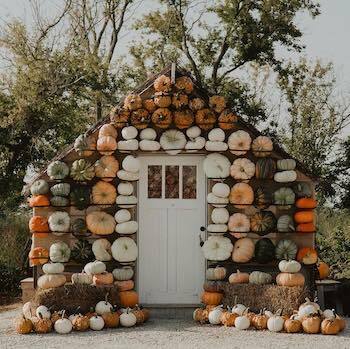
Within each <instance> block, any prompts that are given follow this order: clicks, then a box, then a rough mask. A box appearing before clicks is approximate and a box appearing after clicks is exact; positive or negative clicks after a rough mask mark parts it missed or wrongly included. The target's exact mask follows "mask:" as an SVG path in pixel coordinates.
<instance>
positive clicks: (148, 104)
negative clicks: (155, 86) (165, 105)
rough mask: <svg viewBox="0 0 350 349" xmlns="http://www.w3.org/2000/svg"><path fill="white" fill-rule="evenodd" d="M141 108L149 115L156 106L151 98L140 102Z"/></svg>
mask: <svg viewBox="0 0 350 349" xmlns="http://www.w3.org/2000/svg"><path fill="white" fill-rule="evenodd" d="M142 106H143V108H145V109H146V110H147V111H148V112H150V113H153V112H154V111H155V110H156V109H157V106H156V104H155V103H154V101H153V99H152V98H147V99H144V100H143V101H142Z"/></svg>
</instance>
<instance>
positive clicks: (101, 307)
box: [95, 301, 113, 315]
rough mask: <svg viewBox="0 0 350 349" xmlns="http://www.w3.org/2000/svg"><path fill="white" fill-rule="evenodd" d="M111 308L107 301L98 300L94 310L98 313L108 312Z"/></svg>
mask: <svg viewBox="0 0 350 349" xmlns="http://www.w3.org/2000/svg"><path fill="white" fill-rule="evenodd" d="M112 310H113V306H112V304H111V303H109V302H107V301H99V302H98V303H97V304H96V306H95V312H96V313H97V314H98V315H103V314H105V313H110V312H111V311H112Z"/></svg>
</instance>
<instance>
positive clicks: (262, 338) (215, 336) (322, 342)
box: [0, 309, 350, 349]
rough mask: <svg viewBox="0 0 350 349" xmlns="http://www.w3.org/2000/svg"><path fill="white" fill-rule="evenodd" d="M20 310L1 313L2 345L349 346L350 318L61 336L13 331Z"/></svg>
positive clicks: (176, 325) (47, 348) (9, 348)
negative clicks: (307, 329) (308, 330)
mask: <svg viewBox="0 0 350 349" xmlns="http://www.w3.org/2000/svg"><path fill="white" fill-rule="evenodd" d="M18 313H19V310H18V309H16V310H10V311H7V312H3V313H1V314H0V348H1V349H17V348H26V349H27V348H30V349H51V348H68V347H69V348H72V349H74V348H83V349H88V348H94V349H105V348H114V349H118V348H125V349H132V348H167V349H170V348H200V349H203V348H220V349H221V348H230V349H235V348H237V349H238V348H259V349H262V348H269V349H270V348H278V349H290V348H307V349H310V348H317V349H320V348H332V349H349V348H350V330H349V325H350V320H349V319H348V328H347V330H346V331H345V332H343V333H342V334H340V335H338V336H322V335H306V334H285V333H276V334H274V333H271V332H268V331H253V330H251V331H238V330H236V329H235V328H224V327H214V326H209V325H207V326H199V325H196V324H194V323H193V322H192V321H185V322H184V321H181V320H166V321H165V320H153V321H150V322H149V323H147V324H146V325H144V326H141V327H137V328H131V329H123V328H119V329H116V330H105V331H101V332H93V331H89V332H86V333H72V334H70V335H67V336H60V335H58V334H55V333H51V334H48V335H44V336H43V335H36V334H31V335H27V336H21V335H17V334H15V333H14V331H13V328H12V320H13V318H14V317H15V316H16V315H17V314H18Z"/></svg>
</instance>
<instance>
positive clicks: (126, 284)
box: [114, 280, 135, 291]
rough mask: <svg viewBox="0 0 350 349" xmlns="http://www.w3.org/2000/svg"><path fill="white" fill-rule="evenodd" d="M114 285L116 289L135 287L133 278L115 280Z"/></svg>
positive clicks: (124, 289) (127, 289) (128, 289)
mask: <svg viewBox="0 0 350 349" xmlns="http://www.w3.org/2000/svg"><path fill="white" fill-rule="evenodd" d="M114 285H115V286H117V289H118V291H130V290H132V289H133V288H134V287H135V283H134V281H133V280H125V281H115V282H114Z"/></svg>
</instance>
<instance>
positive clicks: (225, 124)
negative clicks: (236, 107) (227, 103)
mask: <svg viewBox="0 0 350 349" xmlns="http://www.w3.org/2000/svg"><path fill="white" fill-rule="evenodd" d="M218 121H219V127H220V128H221V129H223V130H231V129H233V128H235V127H236V123H237V121H238V117H237V115H236V114H234V113H232V112H231V110H229V109H225V110H224V111H223V112H222V113H221V114H220V116H219V119H218Z"/></svg>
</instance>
